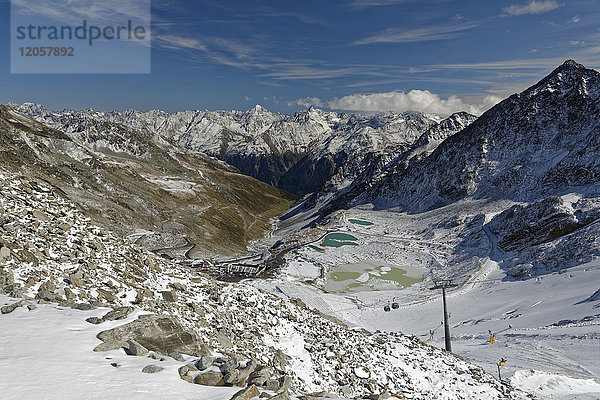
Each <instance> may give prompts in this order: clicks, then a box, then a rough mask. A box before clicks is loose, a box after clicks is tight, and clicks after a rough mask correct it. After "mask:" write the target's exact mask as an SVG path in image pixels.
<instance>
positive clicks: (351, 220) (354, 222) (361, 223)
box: [348, 219, 375, 226]
mask: <svg viewBox="0 0 600 400" xmlns="http://www.w3.org/2000/svg"><path fill="white" fill-rule="evenodd" d="M348 222H351V223H353V224H356V225H364V226H371V225H375V224H373V223H372V222H369V221H363V220H360V219H349V220H348Z"/></svg>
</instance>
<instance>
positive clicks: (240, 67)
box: [0, 0, 600, 114]
mask: <svg viewBox="0 0 600 400" xmlns="http://www.w3.org/2000/svg"><path fill="white" fill-rule="evenodd" d="M36 1H43V2H46V3H48V2H51V1H52V0H36ZM60 3H61V4H62V3H64V1H62V2H60ZM0 18H1V19H0V22H1V26H3V27H4V28H3V29H2V30H1V32H2V33H1V36H0V52H1V53H2V54H4V55H5V57H0V103H8V102H15V103H21V102H25V101H32V102H35V103H41V104H43V105H45V106H46V107H48V108H51V109H63V108H74V109H83V108H95V109H99V110H114V109H127V108H135V109H140V110H148V109H163V110H167V111H177V110H183V109H205V108H206V109H248V108H251V107H252V106H253V105H255V104H261V105H263V106H265V107H266V108H268V109H271V110H275V111H280V112H286V113H291V112H294V111H297V110H300V109H302V108H306V107H307V106H310V105H315V106H318V107H320V108H325V109H337V110H348V111H384V110H392V111H404V110H406V109H414V110H418V111H428V112H438V113H442V114H447V113H450V112H453V111H458V110H461V109H464V110H467V111H471V112H474V113H479V112H481V111H483V110H485V109H486V108H488V107H490V106H491V105H492V104H494V103H495V102H497V101H498V100H500V99H502V98H505V97H507V96H508V95H510V94H512V93H515V92H518V91H521V90H523V89H524V88H526V87H527V86H529V85H531V84H533V83H535V82H537V81H538V80H539V79H541V78H542V77H543V76H544V75H545V74H547V73H548V72H550V71H551V70H552V69H554V68H555V67H556V66H558V65H559V64H560V63H562V62H563V61H564V60H566V59H568V58H573V59H575V60H576V61H578V62H581V63H583V64H584V65H586V66H587V67H590V68H599V67H600V2H598V1H597V0H574V1H570V0H569V1H567V0H563V1H559V0H536V1H531V0H508V1H488V0H460V1H452V0H348V1H333V0H332V1H323V0H320V1H313V0H303V1H283V0H279V1H270V0H255V1H254V0H245V1H226V0H222V1H218V0H195V1H182V0H155V1H153V2H152V62H151V73H150V74H74V75H71V74H25V75H20V74H11V73H10V57H9V52H10V30H9V25H10V4H9V2H8V1H6V0H0ZM116 58H118V57H116ZM114 61H115V62H119V60H118V59H115V60H114Z"/></svg>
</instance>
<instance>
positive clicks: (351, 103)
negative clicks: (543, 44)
mask: <svg viewBox="0 0 600 400" xmlns="http://www.w3.org/2000/svg"><path fill="white" fill-rule="evenodd" d="M500 100H501V99H500V98H499V97H496V96H486V97H484V98H483V99H481V101H480V102H479V103H478V104H470V103H467V102H465V101H464V100H462V99H460V98H459V97H457V96H450V97H448V98H446V99H442V98H441V97H440V96H439V95H438V94H435V93H431V92H430V91H429V90H411V91H410V92H408V93H406V92H399V91H393V92H384V93H366V94H360V93H359V94H351V95H348V96H344V97H340V98H337V97H336V98H333V99H330V100H322V99H320V98H317V97H306V98H302V99H298V100H295V101H294V102H292V103H290V105H300V106H303V107H310V106H314V107H320V108H328V109H333V110H343V111H364V112H382V111H393V112H403V111H420V112H424V113H434V114H441V115H449V114H452V113H455V112H458V111H466V112H469V113H471V114H475V115H481V114H482V113H483V112H485V111H486V110H487V109H489V108H491V107H492V106H494V105H495V104H497V103H498V102H499V101H500Z"/></svg>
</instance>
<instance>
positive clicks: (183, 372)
mask: <svg viewBox="0 0 600 400" xmlns="http://www.w3.org/2000/svg"><path fill="white" fill-rule="evenodd" d="M177 372H179V376H185V375H187V374H188V372H190V369H189V368H188V367H187V365H182V366H181V367H179V369H178V370H177Z"/></svg>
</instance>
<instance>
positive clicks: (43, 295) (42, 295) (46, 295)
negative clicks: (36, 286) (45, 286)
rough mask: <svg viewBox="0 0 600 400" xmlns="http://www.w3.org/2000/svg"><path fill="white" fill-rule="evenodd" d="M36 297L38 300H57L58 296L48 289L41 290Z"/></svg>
mask: <svg viewBox="0 0 600 400" xmlns="http://www.w3.org/2000/svg"><path fill="white" fill-rule="evenodd" d="M35 298H36V299H38V300H44V301H47V302H53V301H56V296H55V295H54V294H53V293H50V292H49V291H47V290H40V291H39V292H38V293H37V294H36V295H35Z"/></svg>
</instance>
